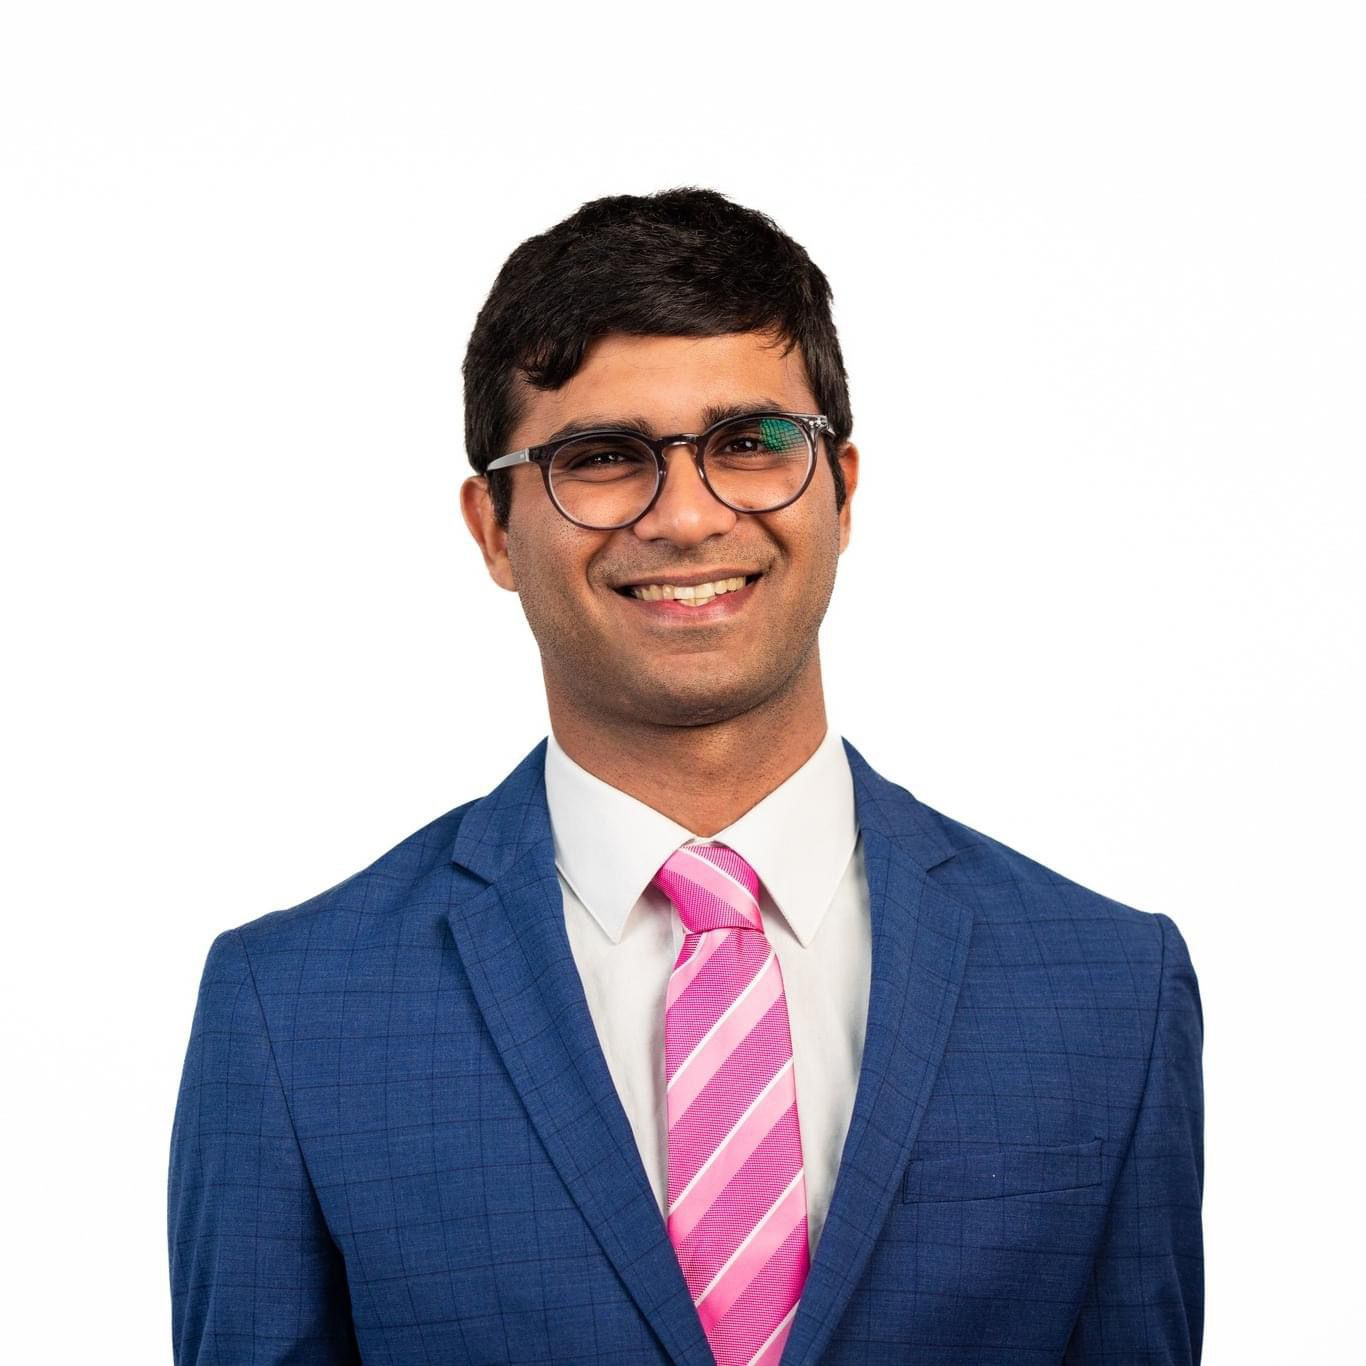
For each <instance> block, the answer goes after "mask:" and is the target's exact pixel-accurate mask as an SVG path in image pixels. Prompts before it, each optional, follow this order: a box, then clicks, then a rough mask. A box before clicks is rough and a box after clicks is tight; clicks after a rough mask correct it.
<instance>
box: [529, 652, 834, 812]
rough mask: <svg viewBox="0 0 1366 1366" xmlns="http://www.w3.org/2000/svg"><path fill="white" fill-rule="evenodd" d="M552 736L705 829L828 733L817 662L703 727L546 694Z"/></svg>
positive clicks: (611, 779)
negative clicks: (595, 712)
mask: <svg viewBox="0 0 1366 1366" xmlns="http://www.w3.org/2000/svg"><path fill="white" fill-rule="evenodd" d="M549 701H550V724H551V729H552V730H553V731H554V733H555V740H556V742H557V743H558V744H559V745H560V747H561V748H562V749H563V750H564V752H565V753H566V754H567V755H569V757H570V758H571V759H573V760H574V762H575V763H576V764H578V765H579V766H580V767H581V768H584V769H587V770H588V772H589V773H591V774H593V775H594V777H597V778H601V779H602V781H603V782H605V783H610V784H611V785H612V786H613V787H615V788H618V789H620V790H621V791H622V792H626V793H629V794H630V795H631V796H632V797H635V798H636V799H637V800H638V801H642V802H644V803H645V804H646V805H647V806H651V807H653V808H654V809H655V810H656V811H659V812H662V813H663V814H664V815H666V816H668V817H669V819H670V820H673V821H677V822H678V824H679V825H682V826H685V827H686V828H687V829H689V830H691V831H692V832H693V834H694V835H698V836H701V837H703V838H710V837H711V836H712V835H715V834H716V833H717V832H718V831H720V830H724V829H725V828H726V826H728V825H730V824H731V823H732V822H733V821H736V820H738V819H739V818H740V817H741V816H743V815H744V814H745V812H746V811H748V810H749V809H750V807H752V806H754V805H756V804H757V803H758V802H759V801H761V800H762V799H763V798H764V797H766V796H767V795H768V794H769V793H770V792H772V791H773V789H774V788H775V787H778V786H779V785H780V784H782V783H783V782H785V781H786V780H787V779H788V778H789V777H791V776H792V774H793V773H795V772H796V771H797V769H799V768H800V767H801V766H802V765H803V764H804V763H805V762H806V761H807V760H808V759H809V758H810V757H811V756H812V754H814V753H815V751H816V749H817V748H818V747H819V746H820V743H821V741H822V740H823V739H824V738H825V733H826V719H825V699H824V694H823V692H822V689H821V680H820V673H819V670H816V671H814V672H813V673H812V675H811V678H810V680H809V681H808V682H806V683H805V685H799V686H798V687H797V688H796V689H794V690H793V692H791V693H788V694H786V695H783V696H781V697H775V698H771V699H769V701H768V702H767V703H765V704H763V705H761V706H758V707H754V708H752V709H751V710H749V711H746V712H743V713H741V714H740V715H738V716H734V717H730V718H728V719H727V720H724V721H718V722H714V723H712V724H709V725H701V726H669V725H661V724H657V723H655V722H650V721H640V720H637V719H633V718H629V717H620V716H614V717H610V718H605V719H604V718H603V717H602V716H594V717H592V718H588V717H585V716H584V715H583V714H582V713H581V712H579V711H578V710H577V709H576V708H574V707H572V706H570V705H568V704H567V703H566V702H565V699H564V698H563V697H558V698H557V697H556V696H553V695H552V696H551V697H550V698H549Z"/></svg>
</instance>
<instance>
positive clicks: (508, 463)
mask: <svg viewBox="0 0 1366 1366" xmlns="http://www.w3.org/2000/svg"><path fill="white" fill-rule="evenodd" d="M763 417H783V418H787V419H788V420H789V421H791V422H795V423H796V424H797V426H798V427H799V428H800V429H801V432H802V435H803V436H805V437H806V445H807V462H806V478H804V479H803V480H802V482H801V487H800V488H798V489H797V491H796V493H794V494H793V495H792V497H791V498H785V499H784V500H783V501H782V502H781V503H775V504H774V505H773V506H772V507H771V508H738V507H736V506H735V504H734V503H727V502H726V500H725V499H724V498H722V497H721V495H720V494H719V493H717V491H716V490H715V489H714V488H713V487H712V486H711V483H710V481H709V480H708V479H707V471H706V468H705V467H704V465H703V463H702V452H703V450H704V449H705V447H706V444H707V439H708V438H709V437H710V436H711V434H712V433H713V432H716V431H719V430H720V429H721V428H722V427H729V426H730V425H731V424H732V423H737V422H752V421H753V420H754V419H755V418H763ZM833 434H834V427H833V426H832V425H831V422H830V419H829V418H828V417H826V416H825V414H824V413H780V412H774V411H771V410H769V409H760V410H757V411H755V412H752V413H739V414H735V415H733V416H731V417H725V418H722V419H721V420H720V421H719V422H713V423H712V425H711V426H710V427H708V428H707V429H706V431H703V432H678V433H676V434H675V435H673V436H661V437H653V436H647V435H646V434H645V433H644V432H638V431H635V430H633V429H632V428H630V427H597V428H594V429H593V430H591V431H585V432H574V433H572V434H571V435H569V436H564V437H561V438H560V439H559V440H558V441H547V442H544V443H543V444H541V445H539V446H525V447H523V448H522V449H521V450H520V451H510V452H509V453H508V454H507V455H500V456H499V457H498V458H497V459H496V460H491V461H489V463H488V464H487V465H486V466H485V467H484V473H485V474H487V473H488V472H489V471H490V470H502V469H510V468H511V467H512V466H514V465H520V464H524V463H525V464H534V465H539V466H540V470H541V481H542V483H544V484H545V491H546V496H547V497H548V498H549V499H550V501H551V502H552V503H553V504H554V505H555V508H556V510H557V511H558V512H559V513H560V514H561V515H562V516H563V517H565V518H566V519H567V520H568V521H571V522H573V523H574V525H575V526H581V527H583V528H584V529H585V530H586V531H618V530H620V529H621V528H622V527H628V526H634V525H635V524H636V523H637V522H638V521H640V519H641V518H642V517H644V516H645V515H646V514H647V513H648V512H649V511H650V509H651V508H652V507H654V505H655V504H656V503H657V502H658V501H659V495H660V494H661V493H662V492H663V490H664V480H665V479H666V478H667V477H668V474H669V466H668V462H667V461H666V460H665V459H664V452H665V451H666V450H668V448H669V447H670V446H691V447H692V458H693V464H694V466H695V467H696V469H697V475H698V478H699V479H701V481H702V483H703V485H704V486H705V488H706V490H707V492H708V493H710V494H711V496H712V497H713V498H715V499H716V501H717V502H718V503H721V504H722V505H723V506H725V507H728V508H730V510H731V511H732V512H748V513H764V512H777V511H778V509H779V508H785V507H787V506H789V505H790V504H792V503H795V502H796V501H797V499H798V498H800V497H801V496H802V494H804V493H805V492H806V490H807V486H808V485H809V484H810V483H811V476H812V475H813V474H814V473H815V472H816V454H817V442H818V440H819V438H820V437H821V436H822V435H824V436H831V435H833ZM602 436H625V437H630V438H631V439H632V440H633V441H638V442H640V444H641V445H642V446H646V447H648V448H649V450H650V452H651V454H652V455H653V456H654V458H655V491H654V493H652V494H651V495H650V501H649V502H648V503H646V504H645V506H644V507H643V508H642V509H641V510H640V512H638V513H637V514H636V515H635V516H634V517H632V518H631V520H630V521H628V522H614V523H612V524H611V525H610V526H595V525H593V524H592V523H589V522H581V521H579V519H578V518H577V517H571V516H570V515H569V513H567V512H566V511H565V510H564V507H563V505H562V504H561V503H560V501H559V499H558V498H556V497H555V490H554V489H553V488H552V487H551V483H550V465H551V462H552V461H553V460H554V459H555V453H556V452H557V451H558V450H559V449H560V447H561V446H567V445H569V444H570V443H571V442H575V441H584V440H587V439H588V438H590V437H602Z"/></svg>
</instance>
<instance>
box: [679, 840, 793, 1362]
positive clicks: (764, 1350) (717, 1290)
mask: <svg viewBox="0 0 1366 1366" xmlns="http://www.w3.org/2000/svg"><path fill="white" fill-rule="evenodd" d="M653 882H654V884H655V885H656V886H658V887H659V888H661V889H662V890H663V892H664V894H665V895H666V896H667V897H668V898H669V900H670V901H672V902H673V904H674V905H675V906H676V907H677V908H678V914H679V916H680V918H681V919H682V921H683V925H684V928H685V929H686V930H687V932H688V933H687V935H686V937H685V938H684V940H683V948H682V949H681V951H680V952H679V955H678V961H677V962H676V963H675V964H674V968H673V974H672V976H671V977H670V978H669V995H668V1002H667V1006H666V1014H665V1017H664V1059H665V1072H666V1075H667V1078H668V1110H669V1216H668V1225H669V1239H670V1241H671V1242H672V1243H673V1245H674V1248H675V1249H676V1250H677V1252H678V1260H679V1264H680V1265H681V1266H682V1268H683V1279H684V1280H685V1281H686V1282H687V1285H688V1289H689V1290H690V1291H691V1292H692V1298H693V1303H694V1304H695V1305H696V1306H697V1313H698V1317H699V1318H700V1319H701V1320H702V1329H703V1331H704V1332H705V1333H706V1335H707V1341H708V1342H709V1343H710V1344H711V1349H712V1354H713V1355H714V1356H715V1358H716V1361H717V1366H775V1363H776V1362H777V1361H778V1358H779V1357H781V1356H782V1352H783V1344H784V1343H785V1342H786V1341H787V1335H788V1332H789V1330H790V1329H791V1327H792V1319H793V1316H794V1315H795V1314H796V1312H797V1301H798V1300H799V1299H800V1298H801V1294H802V1286H803V1285H804V1284H805V1282H806V1273H807V1270H808V1267H809V1255H808V1248H807V1226H806V1182H805V1179H804V1177H803V1174H802V1140H801V1131H800V1130H799V1128H798V1125H797V1088H796V1083H795V1082H794V1080H793V1074H792V1038H791V1035H790V1034H789V1033H788V1027H787V998H786V997H785V996H784V994H783V976H782V970H781V969H780V967H779V965H778V958H777V955H776V954H775V953H774V952H773V950H772V948H771V947H770V945H769V942H768V938H767V937H766V936H765V934H764V926H763V921H762V920H761V919H760V918H759V879H758V876H757V875H756V874H755V872H754V869H753V868H751V867H750V866H749V864H748V863H746V862H745V861H744V859H742V858H741V857H740V855H739V854H737V853H736V852H735V851H734V850H733V849H729V848H727V847H726V846H725V845H724V844H717V843H709V844H685V845H683V846H682V848H680V849H678V850H676V851H675V852H674V853H672V854H671V855H670V856H669V857H668V858H667V859H666V860H665V861H664V866H663V867H662V868H660V870H659V872H657V873H656V874H655V876H654V878H653Z"/></svg>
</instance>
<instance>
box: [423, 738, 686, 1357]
mask: <svg viewBox="0 0 1366 1366" xmlns="http://www.w3.org/2000/svg"><path fill="white" fill-rule="evenodd" d="M545 750H546V742H545V741H544V740H542V741H541V742H540V743H539V744H538V745H537V746H536V747H535V749H533V750H532V751H531V753H530V754H528V755H527V756H526V758H525V759H523V760H522V762H521V763H520V764H519V765H518V766H517V768H516V769H514V770H513V772H512V773H511V774H509V775H508V777H507V778H506V779H505V780H504V781H503V782H502V783H501V784H500V785H499V786H498V787H497V788H495V789H494V790H493V791H492V792H491V793H489V795H488V796H486V797H484V798H483V799H482V800H480V801H478V802H475V803H474V804H473V805H472V806H471V808H470V809H469V810H468V811H467V812H466V813H465V816H464V819H463V820H462V822H461V826H460V832H459V835H458V837H457V839H456V842H455V845H454V848H453V849H452V853H451V857H452V861H453V862H454V863H455V864H457V865H459V866H461V867H463V868H465V869H467V870H468V871H469V872H470V873H473V874H475V878H472V879H466V878H462V879H460V883H463V884H464V885H463V886H461V885H460V884H459V883H458V884H457V885H456V886H455V887H453V889H452V895H451V905H450V908H449V911H448V914H447V919H448V921H449V923H450V925H451V929H452V931H453V932H454V935H455V942H456V946H457V948H458V950H459V953H460V957H461V960H462V962H463V963H464V966H465V970H466V972H467V974H468V976H469V979H470V983H471V985H472V987H473V990H474V995H475V998H476V1000H477V1002H478V1005H479V1008H480V1010H481V1012H482V1013H483V1016H484V1022H485V1024H486V1025H487V1026H488V1029H489V1032H490V1034H492V1036H493V1039H494V1042H495V1044H496V1045H497V1047H498V1049H499V1051H500V1053H501V1054H502V1057H503V1061H504V1063H505V1065H506V1066H507V1070H508V1073H509V1075H510V1076H511V1078H512V1081H513V1084H514V1085H515V1086H516V1088H517V1090H518V1092H519V1093H520V1095H521V1098H522V1103H523V1104H524V1105H525V1107H526V1110H527V1114H528V1115H529V1116H530V1117H531V1122H532V1124H533V1125H534V1126H535V1128H536V1132H537V1133H538V1134H539V1136H540V1139H541V1142H542V1144H543V1145H544V1147H545V1149H546V1152H547V1153H548V1154H549V1156H550V1160H551V1161H552V1162H553V1163H554V1164H555V1167H556V1169H557V1170H558V1172H559V1174H560V1177H561V1178H562V1180H563V1181H564V1183H565V1185H566V1186H567V1187H568V1189H569V1192H570V1194H571V1196H572V1197H573V1199H574V1201H575V1203H576V1204H577V1205H578V1207H579V1209H580V1210H581V1211H582V1213H583V1216H584V1218H585V1219H586V1220H587V1222H588V1225H589V1227H590V1228H591V1229H592V1230H593V1233H594V1235H595V1237H596V1238H597V1240H598V1242H599V1243H600V1244H601V1246H602V1249H603V1252H604V1253H605V1254H606V1255H607V1257H608V1258H609V1259H610V1260H611V1262H612V1264H613V1265H614V1266H615V1267H616V1270H617V1274H618V1275H619V1276H620V1277H621V1280H622V1282H623V1284H624V1285H625V1287H626V1289H627V1291H628V1293H629V1294H630V1295H631V1298H632V1299H633V1300H634V1301H635V1303H636V1304H637V1306H638V1307H639V1309H640V1311H641V1313H642V1314H643V1315H644V1316H645V1318H646V1319H647V1321H648V1322H649V1324H650V1326H651V1328H652V1329H653V1330H654V1332H655V1333H656V1334H657V1336H658V1337H659V1340H660V1342H661V1343H662V1344H663V1345H664V1348H665V1350H666V1351H667V1352H668V1353H669V1355H670V1356H671V1357H672V1359H673V1360H674V1361H675V1362H678V1363H693V1364H694V1366H712V1354H711V1350H710V1348H709V1347H708V1345H707V1341H706V1337H705V1335H704V1334H703V1332H702V1325H701V1322H700V1321H699V1319H698V1317H697V1311H696V1309H695V1308H694V1307H693V1302H692V1297H691V1295H690V1294H689V1292H688V1287H687V1283H686V1282H685V1281H684V1279H683V1272H682V1269H681V1268H680V1267H679V1264H678V1258H677V1256H676V1255H675V1253H674V1249H673V1245H672V1244H671V1243H670V1242H669V1238H668V1232H667V1230H666V1229H665V1226H664V1221H663V1219H661V1217H660V1213H659V1207H658V1205H656V1203H655V1198H654V1194H653V1192H652V1191H651V1189H650V1185H649V1181H648V1178H647V1177H646V1175H645V1169H644V1167H643V1166H642V1164H641V1161H640V1153H639V1150H638V1149H637V1147H636V1142H635V1137H634V1135H633V1134H632V1132H631V1128H630V1124H629V1122H628V1121H627V1118H626V1113H625V1111H624V1110H623V1109H622V1106H621V1101H620V1099H619V1098H618V1096H617V1092H616V1088H615V1086H614V1084H613V1082H612V1077H611V1073H610V1072H609V1071H608V1069H607V1062H606V1059H605V1058H604V1057H603V1054H602V1048H601V1045H600V1044H599V1042H598V1036H597V1032H596V1030H595V1029H594V1027H593V1020H592V1016H591V1015H590V1013H589V1010H588V1003H587V1001H586V999H585V997H584V994H583V984H582V981H581V980H580V978H579V974H578V969H577V967H576V966H575V963H574V958H573V954H572V951H571V949H570V947H569V937H568V933H567V931H566V930H565V924H564V902H563V898H562V895H561V892H560V884H559V879H558V877H557V875H556V872H555V852H554V840H553V837H552V835H551V830H550V814H549V808H548V807H547V804H546V799H545ZM476 879H479V880H482V883H486V884H487V885H481V882H480V881H478V880H476Z"/></svg>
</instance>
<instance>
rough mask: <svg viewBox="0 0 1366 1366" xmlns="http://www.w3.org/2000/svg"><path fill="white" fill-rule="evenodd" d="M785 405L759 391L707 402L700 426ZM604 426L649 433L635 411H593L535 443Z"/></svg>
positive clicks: (780, 409) (783, 409)
mask: <svg viewBox="0 0 1366 1366" xmlns="http://www.w3.org/2000/svg"><path fill="white" fill-rule="evenodd" d="M787 411H788V410H787V407H786V405H784V404H782V403H779V402H778V400H777V399H776V398H769V397H768V396H767V395H764V394H761V395H760V396H759V397H758V398H747V399H742V400H741V401H740V402H738V403H709V404H707V406H706V407H705V408H703V409H702V430H704V431H705V430H706V428H708V427H714V426H715V425H716V424H717V423H718V422H725V421H726V420H727V419H728V418H732V417H743V416H744V415H745V414H746V413H762V412H770V413H785V412H787ZM604 427H625V428H627V429H628V430H630V431H633V432H643V433H645V434H646V435H649V434H650V419H649V418H647V417H643V416H642V415H641V414H639V413H632V414H623V413H617V414H596V415H594V416H592V417H580V418H575V419H574V421H572V422H566V423H565V424H564V426H563V427H558V428H556V429H555V431H553V432H551V434H550V435H549V436H548V437H546V439H545V440H544V441H543V442H540V443H539V444H541V445H545V446H548V445H549V444H550V443H551V442H552V441H562V440H563V439H564V438H565V437H567V436H578V434H579V433H580V432H596V431H600V430H602V428H604Z"/></svg>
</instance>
